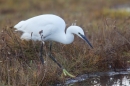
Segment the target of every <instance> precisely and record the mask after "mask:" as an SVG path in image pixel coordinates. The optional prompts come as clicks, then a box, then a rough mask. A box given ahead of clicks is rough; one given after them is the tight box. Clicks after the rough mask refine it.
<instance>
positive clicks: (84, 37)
mask: <svg viewBox="0 0 130 86" xmlns="http://www.w3.org/2000/svg"><path fill="white" fill-rule="evenodd" d="M79 35H80V36H81V37H82V38H83V39H84V40H85V41H86V42H87V43H88V45H89V46H90V47H91V48H93V46H92V45H91V43H90V42H89V41H88V39H87V38H86V36H84V35H82V34H79Z"/></svg>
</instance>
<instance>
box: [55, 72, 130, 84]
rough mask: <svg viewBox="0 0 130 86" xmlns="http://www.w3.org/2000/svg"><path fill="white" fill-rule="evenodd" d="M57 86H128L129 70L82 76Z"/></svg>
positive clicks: (129, 82) (129, 81)
mask: <svg viewBox="0 0 130 86" xmlns="http://www.w3.org/2000/svg"><path fill="white" fill-rule="evenodd" d="M57 86H130V70H127V71H120V72H114V71H109V72H95V73H89V74H84V75H80V76H77V77H76V78H73V79H67V80H66V81H65V83H64V84H58V85H57Z"/></svg>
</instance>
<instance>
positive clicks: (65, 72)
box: [48, 42, 75, 77]
mask: <svg viewBox="0 0 130 86" xmlns="http://www.w3.org/2000/svg"><path fill="white" fill-rule="evenodd" d="M49 49H50V52H49V54H48V56H49V57H50V58H51V59H52V60H53V61H54V62H55V63H56V64H57V65H58V66H59V67H60V68H61V69H62V70H63V74H64V75H65V76H67V75H68V76H70V77H75V76H74V75H72V74H70V73H69V72H68V71H67V70H66V69H65V68H64V67H63V66H62V65H61V64H60V63H58V62H57V60H56V59H55V57H53V56H52V54H51V50H52V42H50V44H49Z"/></svg>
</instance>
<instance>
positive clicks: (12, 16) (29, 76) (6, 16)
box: [0, 0, 130, 86]
mask: <svg viewBox="0 0 130 86" xmlns="http://www.w3.org/2000/svg"><path fill="white" fill-rule="evenodd" d="M128 2H129V0H108V1H105V0H104V1H103V0H98V1H96V0H91V1H90V0H54V1H52V0H43V1H38V0H26V1H22V0H0V31H1V32H0V82H1V83H2V84H3V85H5V86H6V85H7V86H25V85H28V86H38V85H43V86H45V85H53V84H56V83H64V81H65V80H66V79H67V78H68V77H65V76H63V75H62V70H61V69H60V68H59V67H58V66H57V65H56V64H55V63H54V62H53V61H52V60H51V59H50V58H49V57H48V56H47V53H48V42H47V43H46V45H45V46H44V48H45V50H44V59H45V60H46V63H45V65H44V66H43V65H42V64H41V62H40V59H39V49H40V46H39V44H40V42H34V41H25V40H21V39H20V33H16V32H15V31H14V30H15V29H14V28H13V26H14V25H15V24H16V23H18V22H19V21H21V20H25V19H28V18H31V17H33V16H36V15H41V14H48V13H49V14H56V15H59V16H61V17H62V18H63V19H64V20H65V21H66V23H67V27H68V26H70V25H71V24H72V23H74V22H75V20H76V24H77V25H79V26H81V27H82V28H83V29H84V31H85V34H86V36H87V37H88V38H89V40H90V42H91V43H92V45H93V47H94V48H93V49H90V48H89V46H88V45H87V44H86V43H85V42H84V41H82V40H81V39H79V38H78V37H76V38H75V41H74V42H73V43H72V44H70V45H63V44H60V43H55V42H53V48H52V53H53V55H54V56H55V57H56V59H57V60H58V61H59V62H60V63H61V64H62V65H63V66H64V67H65V68H66V69H67V70H68V71H69V72H70V73H72V74H74V75H76V76H78V75H82V74H86V73H90V72H97V71H98V72H99V71H102V72H103V71H109V70H113V71H118V70H119V69H122V70H126V69H127V68H129V64H130V12H128V11H124V12H118V11H116V12H113V10H111V9H113V8H114V7H115V6H117V5H121V4H130V3H128Z"/></svg>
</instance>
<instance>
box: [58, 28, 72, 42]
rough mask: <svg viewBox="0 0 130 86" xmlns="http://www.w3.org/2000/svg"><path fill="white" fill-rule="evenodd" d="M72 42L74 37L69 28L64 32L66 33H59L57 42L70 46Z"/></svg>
mask: <svg viewBox="0 0 130 86" xmlns="http://www.w3.org/2000/svg"><path fill="white" fill-rule="evenodd" d="M73 40H74V35H73V34H72V33H71V31H70V30H69V28H68V29H67V30H66V33H65V32H63V33H60V37H58V39H57V42H60V43H63V44H70V43H72V42H73Z"/></svg>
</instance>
